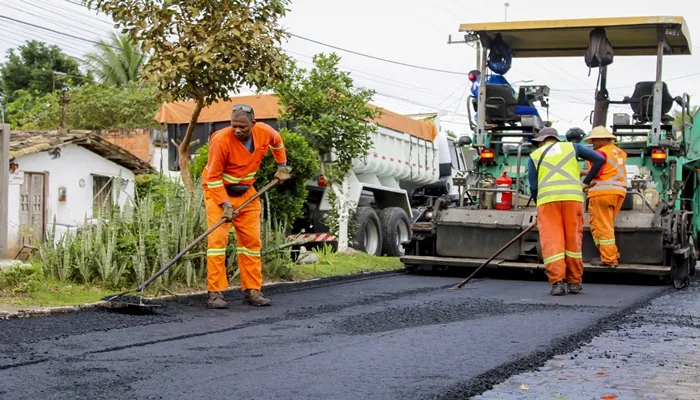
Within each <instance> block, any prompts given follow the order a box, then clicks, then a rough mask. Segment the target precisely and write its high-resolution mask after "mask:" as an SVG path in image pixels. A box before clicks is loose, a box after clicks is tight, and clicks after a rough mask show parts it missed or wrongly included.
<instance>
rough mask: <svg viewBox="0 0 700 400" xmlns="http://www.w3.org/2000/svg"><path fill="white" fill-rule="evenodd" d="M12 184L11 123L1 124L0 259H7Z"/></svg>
mask: <svg viewBox="0 0 700 400" xmlns="http://www.w3.org/2000/svg"><path fill="white" fill-rule="evenodd" d="M9 185H10V125H9V124H2V125H0V221H2V223H0V260H3V259H7V258H8V254H7V247H8V245H9V244H8V240H9V237H8V223H7V221H8V219H7V217H8V211H7V209H8V207H9V194H8V191H9Z"/></svg>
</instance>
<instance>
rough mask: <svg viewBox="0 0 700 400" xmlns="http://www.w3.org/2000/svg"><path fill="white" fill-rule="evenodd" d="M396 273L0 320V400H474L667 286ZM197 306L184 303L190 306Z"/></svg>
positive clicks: (608, 324)
mask: <svg viewBox="0 0 700 400" xmlns="http://www.w3.org/2000/svg"><path fill="white" fill-rule="evenodd" d="M459 281H460V279H459V278H453V277H438V276H422V275H404V274H389V275H383V276H379V277H376V278H373V279H363V280H356V281H345V282H337V283H332V282H331V283H330V284H323V285H317V284H315V283H311V284H305V285H302V286H285V287H282V288H275V289H271V290H266V291H265V292H266V294H268V295H269V297H270V298H271V299H272V300H273V306H272V307H267V308H254V307H250V306H244V305H243V304H241V302H240V296H239V295H238V294H237V293H231V294H230V295H229V301H230V304H231V308H230V309H228V310H207V309H204V308H203V307H202V302H203V300H204V298H203V297H197V298H189V299H186V301H184V302H181V303H169V304H167V305H166V307H164V308H163V309H162V310H161V311H160V312H159V314H156V315H124V314H119V313H115V312H114V311H106V310H85V311H80V312H74V313H67V314H57V315H51V316H45V317H32V318H20V319H11V320H6V321H0V399H17V400H19V399H91V400H92V399H223V398H226V399H407V398H410V399H415V398H417V399H421V398H426V399H427V398H441V399H443V398H444V399H448V398H469V397H471V396H473V395H475V394H479V393H482V392H484V391H486V390H488V389H490V388H491V387H492V386H493V384H495V383H498V382H501V381H503V380H505V379H507V378H508V377H509V376H512V375H514V374H517V373H520V372H523V371H526V370H530V369H533V368H536V367H537V366H539V365H542V363H544V362H545V361H546V360H548V359H550V358H551V357H552V356H554V355H555V354H562V353H566V352H568V351H571V350H573V349H574V348H576V347H577V346H579V345H580V344H581V343H583V342H585V341H587V340H589V339H591V338H592V337H593V336H595V335H596V334H598V333H600V332H601V331H602V330H604V329H607V328H609V327H611V326H614V325H615V323H616V321H618V320H619V319H621V318H623V317H624V316H626V315H628V314H629V313H630V312H632V310H634V309H636V308H638V307H640V306H642V305H645V304H646V302H648V301H649V300H650V299H651V298H653V297H654V296H657V295H659V294H661V293H663V292H665V291H668V287H667V286H634V285H612V284H586V285H585V291H584V293H583V294H580V295H567V296H564V297H551V296H549V285H547V283H546V282H541V281H540V282H533V281H514V280H491V279H483V280H476V281H473V282H471V283H469V284H468V285H467V286H466V287H465V288H464V289H461V290H448V288H449V287H450V286H453V285H454V284H456V283H458V282H459ZM188 303H189V304H188Z"/></svg>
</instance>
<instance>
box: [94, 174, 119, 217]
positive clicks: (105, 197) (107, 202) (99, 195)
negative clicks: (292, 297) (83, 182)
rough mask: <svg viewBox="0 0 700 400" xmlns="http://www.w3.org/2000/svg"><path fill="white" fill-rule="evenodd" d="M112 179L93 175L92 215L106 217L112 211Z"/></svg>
mask: <svg viewBox="0 0 700 400" xmlns="http://www.w3.org/2000/svg"><path fill="white" fill-rule="evenodd" d="M113 186H114V184H113V182H112V178H110V177H108V176H99V175H93V177H92V215H93V217H97V216H98V215H100V214H102V215H106V214H109V212H110V211H111V210H112V204H113V203H112V201H113V197H114V196H113V195H112V187H113Z"/></svg>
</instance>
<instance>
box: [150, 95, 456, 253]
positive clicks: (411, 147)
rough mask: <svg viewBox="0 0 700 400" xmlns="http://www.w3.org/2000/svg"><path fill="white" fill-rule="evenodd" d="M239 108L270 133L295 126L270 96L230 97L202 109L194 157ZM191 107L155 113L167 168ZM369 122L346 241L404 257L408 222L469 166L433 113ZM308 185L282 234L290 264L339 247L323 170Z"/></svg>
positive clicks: (450, 191) (356, 166)
mask: <svg viewBox="0 0 700 400" xmlns="http://www.w3.org/2000/svg"><path fill="white" fill-rule="evenodd" d="M237 103H241V104H248V105H250V106H251V107H253V109H254V110H255V117H256V120H257V121H261V122H264V123H267V124H269V125H271V126H272V127H273V128H275V129H281V128H288V129H290V130H294V128H295V123H294V121H282V120H280V119H279V117H280V113H279V109H280V105H279V104H278V99H277V97H275V96H274V95H253V96H237V97H232V98H230V99H227V100H226V101H223V100H222V101H218V102H215V103H213V104H212V105H210V106H208V107H204V108H203V109H202V112H201V114H200V117H199V119H198V123H197V125H196V126H195V130H194V134H193V141H194V144H193V145H192V146H191V149H190V153H191V154H194V153H195V152H196V150H197V149H198V148H199V147H201V146H203V145H205V144H206V143H208V142H209V136H210V135H211V134H212V133H213V132H215V131H217V130H219V129H222V128H224V127H226V126H229V125H230V123H231V122H230V115H231V109H232V107H233V105H234V104H237ZM370 106H371V105H370ZM372 107H374V106H372ZM193 109H194V102H193V101H184V102H174V103H164V104H162V105H161V108H160V110H159V111H158V113H157V115H156V120H157V121H158V122H159V123H161V124H165V125H167V145H168V169H169V170H171V171H177V170H178V169H179V167H178V165H179V164H178V161H177V156H178V153H177V147H176V143H178V142H179V141H180V140H182V138H183V137H184V135H185V132H186V130H187V126H188V123H189V119H190V115H191V113H192V110H193ZM368 123H374V124H376V125H377V130H376V131H375V132H374V133H372V134H371V140H372V147H371V149H370V150H369V151H368V152H367V154H366V156H365V157H363V158H361V159H357V160H354V162H353V167H352V170H351V171H350V174H349V176H348V178H347V179H348V189H349V190H348V199H347V200H348V201H349V202H350V203H351V204H354V205H355V206H356V207H355V208H354V210H353V211H354V212H353V213H352V214H353V216H354V223H353V224H352V225H351V226H352V227H356V231H355V232H353V233H354V239H355V240H353V242H352V243H351V244H352V245H353V247H354V248H356V249H358V250H360V251H363V252H366V253H368V254H372V255H381V254H387V255H391V256H401V255H403V254H405V252H404V247H403V243H405V242H407V241H409V240H410V238H411V236H412V233H411V223H412V222H413V221H414V220H415V219H416V218H417V215H418V214H419V213H420V212H421V211H422V210H424V209H425V208H426V207H429V206H430V205H431V204H432V202H433V201H434V200H435V199H437V198H440V197H441V196H446V197H447V198H450V199H452V201H453V202H456V201H457V199H458V192H457V190H456V188H455V187H454V185H453V184H452V177H453V175H459V174H464V173H465V171H466V169H467V164H466V160H465V158H464V153H463V152H462V151H457V149H456V144H455V139H456V138H453V137H450V136H449V135H448V134H446V133H445V132H440V130H439V115H437V114H435V115H428V116H425V115H423V116H415V117H410V116H404V115H400V114H397V113H394V112H392V111H389V110H386V109H382V115H381V116H380V117H379V118H377V119H376V120H374V121H371V122H368ZM320 156H321V161H323V162H332V161H333V155H332V154H325V155H320ZM322 164H323V163H322ZM292 167H293V166H292ZM306 186H307V189H308V191H309V195H308V197H307V199H306V202H305V204H304V207H303V215H302V217H301V218H299V219H297V220H296V221H295V222H294V223H293V225H292V228H291V229H290V230H289V232H288V234H287V240H289V241H290V242H293V243H294V246H292V258H294V259H296V258H297V256H298V254H299V251H300V248H301V247H302V246H304V247H305V248H307V249H313V248H319V247H322V246H325V245H329V246H331V247H332V248H337V238H336V236H335V235H334V234H333V233H332V232H331V230H330V229H329V228H328V227H327V226H326V225H325V223H324V216H325V214H326V213H328V212H329V210H330V209H331V204H330V202H329V199H328V196H329V193H330V190H331V189H330V188H329V187H328V183H327V181H326V179H325V176H324V174H323V171H322V170H320V171H318V174H317V175H316V176H315V177H314V178H313V179H311V180H309V181H307V185H306Z"/></svg>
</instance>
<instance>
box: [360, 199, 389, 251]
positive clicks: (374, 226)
mask: <svg viewBox="0 0 700 400" xmlns="http://www.w3.org/2000/svg"><path fill="white" fill-rule="evenodd" d="M355 221H356V222H357V232H356V233H355V246H354V247H355V249H357V250H360V251H363V252H365V253H367V254H369V255H373V256H380V255H382V229H381V225H380V223H379V217H378V216H377V213H376V212H374V210H373V209H372V207H360V208H358V209H357V213H356V214H355Z"/></svg>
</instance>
